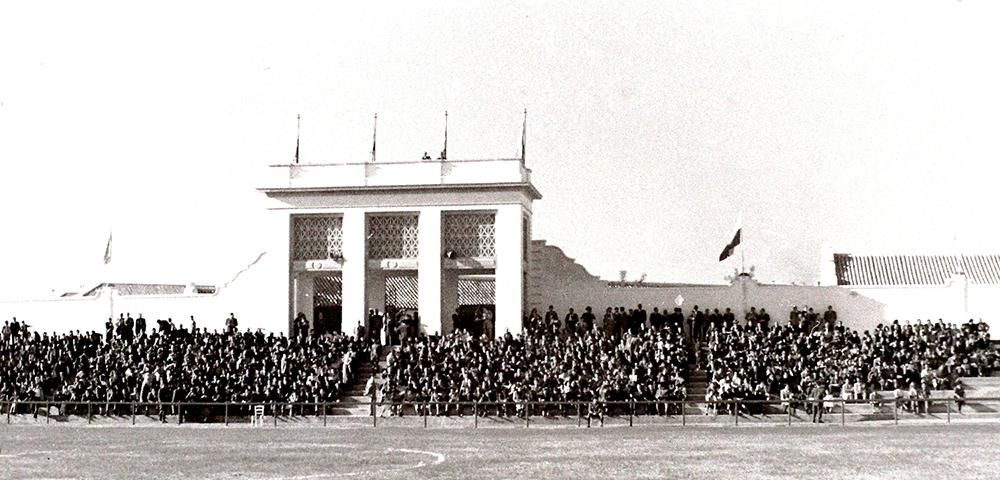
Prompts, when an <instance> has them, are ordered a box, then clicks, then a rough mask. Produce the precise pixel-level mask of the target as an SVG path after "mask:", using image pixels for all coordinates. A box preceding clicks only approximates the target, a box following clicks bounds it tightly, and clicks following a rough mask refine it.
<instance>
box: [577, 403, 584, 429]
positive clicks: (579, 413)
mask: <svg viewBox="0 0 1000 480" xmlns="http://www.w3.org/2000/svg"><path fill="white" fill-rule="evenodd" d="M582 422H583V407H581V406H580V402H576V427H577V428H580V424H581V423H582Z"/></svg>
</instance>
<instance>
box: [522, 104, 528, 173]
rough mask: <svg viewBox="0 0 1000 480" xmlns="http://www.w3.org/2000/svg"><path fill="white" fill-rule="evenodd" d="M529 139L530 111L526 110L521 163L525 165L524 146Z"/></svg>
mask: <svg viewBox="0 0 1000 480" xmlns="http://www.w3.org/2000/svg"><path fill="white" fill-rule="evenodd" d="M527 139H528V109H527V108H525V109H524V124H523V125H521V163H524V146H525V143H527Z"/></svg>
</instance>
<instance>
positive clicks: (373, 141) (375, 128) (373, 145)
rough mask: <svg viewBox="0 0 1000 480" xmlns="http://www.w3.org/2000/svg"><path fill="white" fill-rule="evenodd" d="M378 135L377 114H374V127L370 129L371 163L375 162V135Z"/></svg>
mask: <svg viewBox="0 0 1000 480" xmlns="http://www.w3.org/2000/svg"><path fill="white" fill-rule="evenodd" d="M377 133H378V114H377V113H376V114H375V126H374V127H372V162H374V161H375V135H376V134H377Z"/></svg>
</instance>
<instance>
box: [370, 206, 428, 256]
mask: <svg viewBox="0 0 1000 480" xmlns="http://www.w3.org/2000/svg"><path fill="white" fill-rule="evenodd" d="M418 233H419V228H418V222H417V216H416V215H372V216H370V217H368V258H371V259H382V258H417V252H418V239H417V236H418V235H417V234H418Z"/></svg>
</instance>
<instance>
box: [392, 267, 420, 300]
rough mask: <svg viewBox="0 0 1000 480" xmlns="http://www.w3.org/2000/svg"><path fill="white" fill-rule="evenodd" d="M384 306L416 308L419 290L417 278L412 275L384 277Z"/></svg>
mask: <svg viewBox="0 0 1000 480" xmlns="http://www.w3.org/2000/svg"><path fill="white" fill-rule="evenodd" d="M385 304H386V305H393V306H395V307H396V308H417V307H418V306H419V304H420V290H419V284H418V283H417V277H414V276H412V275H386V277H385Z"/></svg>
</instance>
